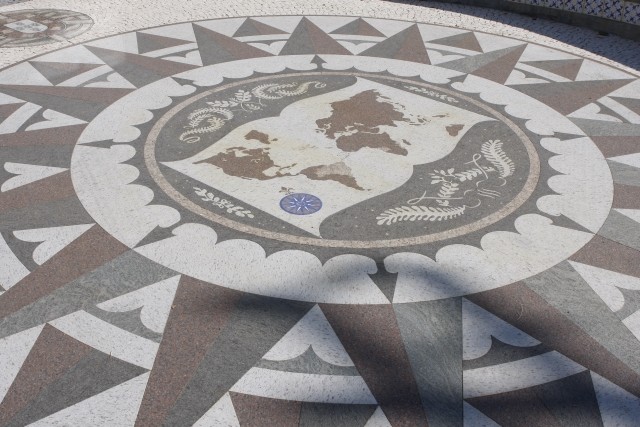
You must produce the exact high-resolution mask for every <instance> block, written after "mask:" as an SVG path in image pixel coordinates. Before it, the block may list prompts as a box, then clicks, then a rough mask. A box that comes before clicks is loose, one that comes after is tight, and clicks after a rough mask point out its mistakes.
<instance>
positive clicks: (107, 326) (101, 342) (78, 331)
mask: <svg viewBox="0 0 640 427" xmlns="http://www.w3.org/2000/svg"><path fill="white" fill-rule="evenodd" d="M49 324H50V325H51V326H53V327H55V328H56V329H59V330H60V331H62V332H64V333H65V334H67V335H69V336H71V337H73V338H75V339H77V340H78V341H80V342H83V343H85V344H87V345H88V346H90V347H93V348H95V349H96V350H98V351H101V352H103V353H105V354H109V355H111V356H112V357H116V358H118V359H120V360H124V361H125V362H129V363H131V364H133V365H136V366H140V367H142V368H145V369H151V368H152V367H153V361H154V360H155V357H156V352H157V351H158V347H159V344H158V343H156V342H154V341H151V340H148V339H146V338H143V337H141V336H138V335H135V334H132V333H131V332H128V331H125V330H124V329H120V328H118V327H117V326H114V325H112V324H111V323H107V322H105V321H104V320H101V319H98V318H97V317H95V316H92V315H91V314H89V313H87V312H86V311H76V312H75V313H71V314H68V315H66V316H64V317H60V318H58V319H56V320H54V321H52V322H49Z"/></svg>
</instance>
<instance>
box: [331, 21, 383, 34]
mask: <svg viewBox="0 0 640 427" xmlns="http://www.w3.org/2000/svg"><path fill="white" fill-rule="evenodd" d="M331 34H344V35H352V36H373V37H384V34H382V33H381V32H380V31H379V30H378V29H377V28H376V27H374V26H373V25H371V24H369V23H368V22H367V21H365V20H364V19H362V18H358V19H356V20H354V21H351V22H349V23H348V24H346V25H343V26H342V27H340V28H338V29H336V30H333V31H331Z"/></svg>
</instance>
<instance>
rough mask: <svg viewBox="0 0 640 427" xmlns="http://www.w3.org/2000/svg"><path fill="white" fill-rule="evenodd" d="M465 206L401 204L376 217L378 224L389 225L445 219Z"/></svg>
mask: <svg viewBox="0 0 640 427" xmlns="http://www.w3.org/2000/svg"><path fill="white" fill-rule="evenodd" d="M465 209H466V206H458V207H454V208H440V207H433V206H401V207H399V208H392V209H387V210H386V211H384V212H382V213H381V214H380V215H378V216H377V217H376V220H378V225H391V224H394V223H396V222H400V221H432V222H433V221H446V220H449V219H452V218H455V217H458V216H460V215H462V214H463V213H464V211H465Z"/></svg>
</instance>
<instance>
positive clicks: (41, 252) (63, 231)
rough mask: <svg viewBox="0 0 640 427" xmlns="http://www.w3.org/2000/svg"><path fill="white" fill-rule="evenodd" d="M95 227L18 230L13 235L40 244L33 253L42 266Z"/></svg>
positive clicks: (37, 262)
mask: <svg viewBox="0 0 640 427" xmlns="http://www.w3.org/2000/svg"><path fill="white" fill-rule="evenodd" d="M94 225H95V224H79V225H67V226H62V227H47V228H34V229H30V230H16V231H14V232H13V235H14V236H16V237H17V238H18V239H20V240H22V241H23V242H33V243H40V244H39V245H38V246H37V247H36V248H35V249H34V251H33V260H34V261H35V262H36V264H38V265H42V264H44V263H45V262H46V261H47V260H49V259H51V257H53V256H54V255H55V254H57V253H58V252H60V251H61V250H62V249H64V248H65V247H67V246H68V245H69V244H70V243H71V242H73V241H74V240H76V239H77V238H78V237H80V236H81V235H83V234H84V233H85V232H86V231H87V230H89V229H90V228H91V227H93V226H94Z"/></svg>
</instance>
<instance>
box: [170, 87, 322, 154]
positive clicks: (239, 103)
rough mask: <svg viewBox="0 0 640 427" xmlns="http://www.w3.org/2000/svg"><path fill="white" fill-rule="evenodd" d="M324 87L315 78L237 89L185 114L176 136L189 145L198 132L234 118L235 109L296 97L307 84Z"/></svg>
mask: <svg viewBox="0 0 640 427" xmlns="http://www.w3.org/2000/svg"><path fill="white" fill-rule="evenodd" d="M325 86H326V84H325V83H322V82H318V81H311V82H305V83H283V84H278V83H266V84H263V85H260V86H256V87H254V88H253V89H252V90H250V91H247V90H239V91H237V92H236V93H235V94H234V96H233V97H231V98H227V99H226V100H217V101H213V102H207V105H209V107H205V108H199V109H197V110H195V111H193V112H192V113H191V114H189V116H188V117H187V119H188V121H189V123H188V124H187V125H185V126H184V128H185V129H186V130H185V131H184V132H183V133H182V134H181V135H180V137H179V139H180V141H182V142H186V143H189V144H193V143H196V142H200V139H201V135H203V134H206V133H211V132H215V131H216V130H218V129H220V128H222V127H223V126H224V124H225V123H226V122H228V121H229V120H231V119H233V118H234V116H235V113H236V112H245V113H252V112H254V111H258V110H261V109H262V108H264V107H265V106H266V105H267V104H266V103H265V102H266V101H273V100H277V99H282V98H287V97H292V96H299V95H302V94H304V93H306V92H307V91H308V90H309V88H310V87H314V88H317V89H320V88H323V87H325Z"/></svg>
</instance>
